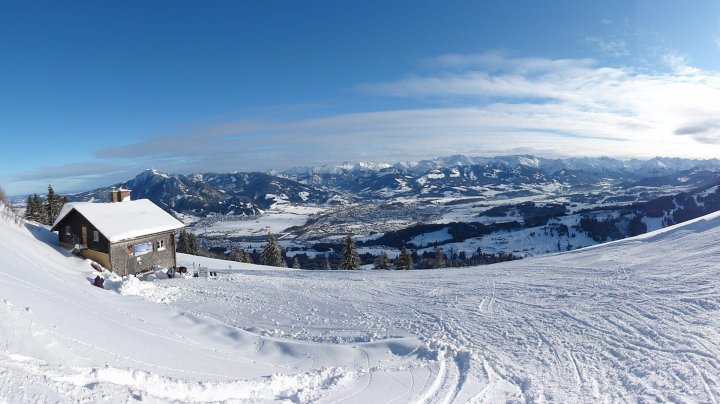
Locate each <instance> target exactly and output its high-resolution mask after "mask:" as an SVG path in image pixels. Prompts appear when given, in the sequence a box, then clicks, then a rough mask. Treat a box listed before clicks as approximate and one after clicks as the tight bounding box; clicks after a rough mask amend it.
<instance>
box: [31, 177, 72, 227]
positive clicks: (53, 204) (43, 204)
mask: <svg viewBox="0 0 720 404" xmlns="http://www.w3.org/2000/svg"><path fill="white" fill-rule="evenodd" d="M68 202H70V200H69V199H68V198H67V196H64V195H58V194H56V193H55V190H53V187H52V185H48V190H47V195H46V196H45V197H41V196H40V195H38V194H33V195H29V196H28V197H27V201H26V203H25V219H27V220H32V221H35V222H38V223H41V224H44V225H48V226H51V225H52V224H53V223H55V219H57V217H58V215H60V211H61V210H62V207H63V205H65V204H66V203H68Z"/></svg>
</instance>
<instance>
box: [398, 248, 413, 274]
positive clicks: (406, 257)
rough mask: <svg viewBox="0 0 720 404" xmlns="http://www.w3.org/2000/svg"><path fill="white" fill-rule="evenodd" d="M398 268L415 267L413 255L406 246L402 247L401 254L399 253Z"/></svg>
mask: <svg viewBox="0 0 720 404" xmlns="http://www.w3.org/2000/svg"><path fill="white" fill-rule="evenodd" d="M397 269H405V270H408V269H413V262H412V257H411V256H410V253H409V252H408V250H407V249H406V248H405V246H403V247H402V248H401V249H400V255H398V259H397Z"/></svg>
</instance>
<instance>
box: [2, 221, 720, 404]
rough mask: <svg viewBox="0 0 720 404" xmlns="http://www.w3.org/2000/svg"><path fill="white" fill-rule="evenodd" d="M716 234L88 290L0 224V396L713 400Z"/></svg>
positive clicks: (238, 267) (36, 239) (714, 230)
mask: <svg viewBox="0 0 720 404" xmlns="http://www.w3.org/2000/svg"><path fill="white" fill-rule="evenodd" d="M718 225H720V215H718V214H713V215H710V216H706V217H703V218H701V219H698V220H695V221H693V222H689V223H685V224H682V225H678V226H674V227H671V228H667V229H663V230H662V231H659V232H654V233H651V234H647V235H644V236H641V237H639V238H634V239H628V240H622V241H619V242H614V243H610V244H607V245H602V246H597V247H594V248H590V249H585V250H578V251H573V252H570V253H566V254H559V255H553V256H546V257H542V258H537V259H528V260H523V261H514V262H510V263H506V264H503V265H493V266H486V267H477V268H466V269H462V270H458V269H447V270H433V271H403V272H392V271H352V272H350V271H348V272H345V271H290V270H275V269H263V268H261V267H257V266H251V265H246V264H237V263H228V262H224V261H213V260H207V259H200V258H197V257H192V256H183V255H180V257H179V258H180V260H181V262H182V263H183V264H185V265H188V266H191V265H193V264H202V265H204V266H208V267H210V268H215V269H217V270H218V271H219V273H220V274H219V276H218V277H217V279H210V278H194V279H177V278H176V279H159V277H156V280H154V281H148V282H140V281H139V280H137V279H125V280H118V279H110V280H109V286H112V287H110V288H109V289H105V290H103V289H99V288H95V287H93V286H92V285H91V281H92V279H93V278H94V277H95V275H96V272H94V271H93V270H92V268H91V267H90V265H89V262H88V261H86V260H81V259H79V258H77V257H74V256H71V255H70V254H68V253H67V252H65V251H64V250H62V249H59V248H57V247H55V246H54V243H55V236H54V235H52V234H51V233H49V232H48V231H47V230H46V229H44V228H42V227H38V226H35V225H32V224H20V225H18V224H15V223H12V221H6V220H0V398H2V399H4V400H6V401H8V402H21V401H22V402H26V401H50V400H53V401H54V400H59V401H68V400H91V401H94V400H102V399H110V400H112V401H126V400H133V399H138V400H139V399H142V400H150V401H161V402H162V401H292V402H309V401H319V402H334V401H343V402H423V401H424V402H467V401H477V402H496V401H559V402H577V401H625V400H626V401H636V400H661V401H671V400H679V401H700V402H712V401H716V400H717V399H718V396H720V385H719V383H720V377H719V376H718V375H719V374H720V369H719V368H718V367H719V366H720V346H719V345H720V334H719V333H718V332H717V330H718V329H720V327H719V326H720V320H719V318H720V316H719V314H720V282H718V276H719V275H720V265H718V264H717V263H716V260H717V257H718V256H720V242H718V240H720V228H718ZM228 266H230V268H228ZM113 285H114V286H113Z"/></svg>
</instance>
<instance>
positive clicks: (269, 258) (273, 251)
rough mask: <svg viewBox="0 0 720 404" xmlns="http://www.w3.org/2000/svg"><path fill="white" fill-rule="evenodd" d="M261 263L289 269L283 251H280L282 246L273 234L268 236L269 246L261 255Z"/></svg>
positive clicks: (266, 246)
mask: <svg viewBox="0 0 720 404" xmlns="http://www.w3.org/2000/svg"><path fill="white" fill-rule="evenodd" d="M260 263H261V264H262V265H268V266H271V267H281V268H286V267H287V263H286V262H285V258H283V253H282V250H281V249H280V244H279V243H278V241H277V239H276V238H275V236H273V235H272V233H268V235H267V244H266V245H265V248H263V251H262V254H261V255H260Z"/></svg>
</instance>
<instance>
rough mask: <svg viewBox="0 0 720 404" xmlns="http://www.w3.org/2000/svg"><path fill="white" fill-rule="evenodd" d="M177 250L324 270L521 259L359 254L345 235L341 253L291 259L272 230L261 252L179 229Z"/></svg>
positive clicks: (437, 252)
mask: <svg viewBox="0 0 720 404" xmlns="http://www.w3.org/2000/svg"><path fill="white" fill-rule="evenodd" d="M177 251H178V252H180V253H185V254H191V255H199V256H205V257H210V258H218V259H225V260H230V261H237V262H245V263H249V264H253V263H258V264H260V265H267V266H273V267H280V268H287V267H292V268H297V269H301V268H302V269H325V270H331V269H339V270H357V269H360V267H361V266H363V265H369V264H371V265H372V268H373V269H384V270H390V269H397V270H412V269H430V268H449V267H463V266H472V265H484V264H492V263H496V262H502V261H509V260H514V259H519V258H520V257H518V256H515V255H513V254H510V253H499V254H486V253H483V252H482V251H481V250H480V249H479V248H478V249H477V250H476V251H475V252H474V253H473V254H471V255H468V254H467V253H466V252H464V251H457V250H455V249H451V250H450V252H449V253H448V254H446V253H445V251H443V249H441V248H438V247H436V248H435V250H434V251H433V252H428V251H425V252H424V253H422V254H418V253H417V251H411V250H409V249H408V248H407V247H406V246H402V247H401V248H400V252H399V254H398V255H397V257H396V258H395V259H391V258H390V256H389V255H388V253H387V252H386V251H384V250H383V251H381V252H380V254H378V255H373V254H369V253H365V254H360V253H359V252H358V250H357V246H356V244H355V241H354V240H353V239H352V237H350V236H347V237H345V240H344V242H343V247H342V249H341V252H340V253H339V254H337V253H330V254H316V255H315V256H314V257H310V256H308V254H307V253H299V254H295V255H294V256H293V258H292V259H288V258H287V257H286V256H285V253H284V252H283V251H282V248H281V246H280V243H279V242H278V240H277V238H276V237H275V236H274V235H273V234H272V233H268V235H267V242H266V244H265V246H264V247H263V249H262V250H261V251H257V250H252V251H245V250H244V249H243V248H242V247H239V246H235V247H233V248H232V249H230V251H229V252H227V253H218V252H214V251H208V250H206V249H204V248H202V246H201V245H200V243H199V242H198V240H197V236H195V235H194V234H192V233H190V232H187V231H185V230H182V231H180V236H179V239H178V244H177Z"/></svg>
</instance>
